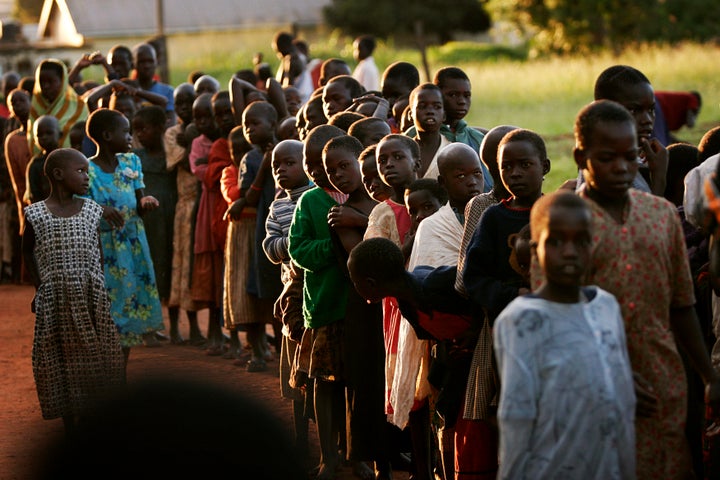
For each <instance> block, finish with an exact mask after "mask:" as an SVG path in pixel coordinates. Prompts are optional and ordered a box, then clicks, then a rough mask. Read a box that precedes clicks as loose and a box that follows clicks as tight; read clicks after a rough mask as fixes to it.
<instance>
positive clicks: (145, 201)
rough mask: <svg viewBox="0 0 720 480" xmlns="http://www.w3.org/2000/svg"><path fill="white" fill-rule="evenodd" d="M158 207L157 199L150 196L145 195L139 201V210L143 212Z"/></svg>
mask: <svg viewBox="0 0 720 480" xmlns="http://www.w3.org/2000/svg"><path fill="white" fill-rule="evenodd" d="M159 206H160V202H158V199H157V198H155V197H153V196H152V195H146V196H144V197H142V198H141V199H140V209H141V210H142V211H143V212H149V211H151V210H155V209H156V208H157V207H159Z"/></svg>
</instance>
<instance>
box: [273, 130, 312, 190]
mask: <svg viewBox="0 0 720 480" xmlns="http://www.w3.org/2000/svg"><path fill="white" fill-rule="evenodd" d="M272 173H273V178H274V179H275V185H277V186H278V187H279V188H282V189H283V190H293V189H295V188H300V187H303V186H305V185H307V184H308V177H307V174H306V173H305V170H304V169H303V144H302V142H300V141H298V140H283V141H282V142H280V143H278V144H277V145H275V148H274V149H273V153H272Z"/></svg>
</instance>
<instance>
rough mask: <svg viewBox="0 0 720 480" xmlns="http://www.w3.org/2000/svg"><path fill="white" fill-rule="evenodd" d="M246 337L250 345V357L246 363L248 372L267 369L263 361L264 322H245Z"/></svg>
mask: <svg viewBox="0 0 720 480" xmlns="http://www.w3.org/2000/svg"><path fill="white" fill-rule="evenodd" d="M247 339H248V343H250V346H251V347H252V357H251V358H250V361H249V362H248V365H247V371H248V372H263V371H265V370H267V363H266V362H265V351H266V350H265V345H266V343H265V342H266V341H267V340H266V339H265V324H264V323H262V322H255V323H248V324H247Z"/></svg>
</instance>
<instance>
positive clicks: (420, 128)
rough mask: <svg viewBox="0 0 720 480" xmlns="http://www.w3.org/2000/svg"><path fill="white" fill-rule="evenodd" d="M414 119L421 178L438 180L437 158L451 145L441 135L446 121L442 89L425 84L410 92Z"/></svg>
mask: <svg viewBox="0 0 720 480" xmlns="http://www.w3.org/2000/svg"><path fill="white" fill-rule="evenodd" d="M410 108H411V112H412V119H413V122H414V124H415V129H416V130H417V133H416V135H415V136H414V137H413V138H414V139H415V141H416V142H418V145H419V146H420V170H419V171H418V177H420V178H437V176H438V173H439V172H438V167H437V156H438V154H439V153H440V151H441V150H442V149H443V148H444V147H446V146H447V145H449V144H450V140H448V139H447V138H445V137H444V136H443V135H440V126H441V125H442V124H443V122H444V121H445V107H444V106H443V97H442V92H441V91H440V87H438V86H437V85H435V84H432V83H423V84H422V85H419V86H418V87H416V88H414V89H413V91H412V92H410Z"/></svg>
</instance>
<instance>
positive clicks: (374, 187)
mask: <svg viewBox="0 0 720 480" xmlns="http://www.w3.org/2000/svg"><path fill="white" fill-rule="evenodd" d="M360 172H361V173H362V181H363V185H365V190H367V192H368V194H370V196H371V197H372V198H373V200H375V201H377V202H384V201H385V200H387V199H388V198H390V197H391V196H392V193H393V190H392V188H391V187H390V186H389V185H385V184H384V183H383V181H382V180H380V174H379V173H378V170H377V163H375V156H374V155H368V156H366V157H365V159H364V160H363V161H362V164H361V166H360Z"/></svg>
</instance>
